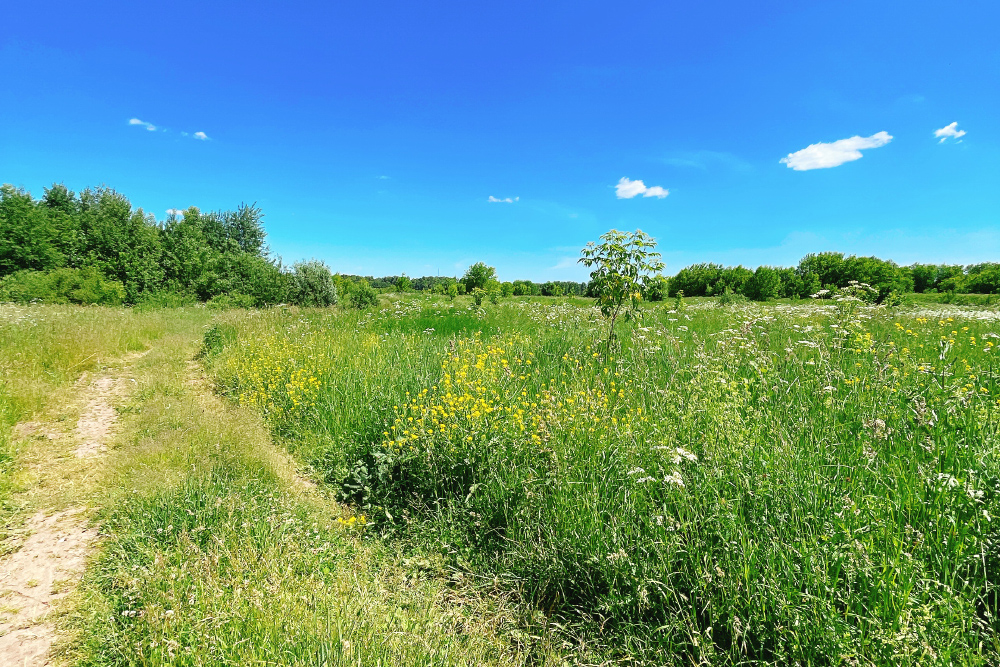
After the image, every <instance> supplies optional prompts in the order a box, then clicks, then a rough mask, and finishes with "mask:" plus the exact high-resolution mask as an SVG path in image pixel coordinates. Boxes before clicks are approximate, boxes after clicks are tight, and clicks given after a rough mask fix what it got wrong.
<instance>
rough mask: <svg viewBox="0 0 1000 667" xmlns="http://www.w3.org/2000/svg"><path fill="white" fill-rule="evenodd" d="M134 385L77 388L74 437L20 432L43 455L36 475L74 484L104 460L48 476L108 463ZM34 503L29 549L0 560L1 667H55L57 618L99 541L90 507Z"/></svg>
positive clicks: (44, 424)
mask: <svg viewBox="0 0 1000 667" xmlns="http://www.w3.org/2000/svg"><path fill="white" fill-rule="evenodd" d="M131 384H132V382H131V381H130V380H128V379H123V378H121V377H112V376H110V375H101V376H98V377H95V378H91V377H88V376H84V377H83V378H81V381H80V382H79V383H77V387H78V391H79V393H78V395H77V397H76V401H75V403H76V406H77V408H78V409H79V412H80V416H79V419H78V420H77V422H76V426H75V428H73V429H71V430H67V429H66V428H65V426H61V424H60V422H59V421H58V419H56V420H52V421H40V422H30V423H26V424H22V425H20V426H19V428H18V429H17V430H16V432H17V433H18V434H19V435H20V437H21V438H22V441H23V442H25V443H26V447H27V448H28V449H29V450H30V449H31V448H32V447H33V446H34V448H35V449H42V450H43V451H41V452H35V453H34V454H35V459H36V463H35V470H36V473H41V474H42V478H44V474H45V473H49V474H51V473H53V472H55V474H54V475H53V476H56V477H62V478H66V477H72V476H79V475H80V474H87V471H88V468H89V467H91V466H92V465H99V458H96V459H95V460H94V461H90V462H88V463H89V464H90V465H88V466H87V467H80V466H72V467H70V468H69V469H68V470H65V471H61V470H60V471H54V470H44V469H45V468H46V467H50V468H53V469H56V468H59V467H60V465H61V464H60V461H61V460H66V459H70V458H71V457H72V458H77V459H92V458H95V457H100V455H101V454H102V452H104V451H106V449H107V444H108V442H109V440H110V438H111V436H112V435H113V432H114V427H115V423H116V422H117V419H118V413H117V412H116V410H115V408H114V404H115V403H116V402H118V401H119V400H120V399H121V398H122V397H123V396H124V395H125V393H126V392H127V391H128V389H129V388H130V385H131ZM39 443H44V444H39ZM29 453H30V452H29ZM63 467H65V466H63ZM29 493H30V490H29ZM36 495H40V494H36ZM32 504H33V505H34V506H35V507H36V508H38V510H37V512H36V513H35V514H34V516H32V517H31V518H30V519H28V521H27V522H26V524H25V526H24V529H23V531H21V532H22V533H23V535H24V536H25V537H24V538H23V539H24V541H23V543H22V544H21V545H20V548H19V549H18V550H17V551H15V552H14V553H12V554H10V555H9V556H7V557H6V558H4V559H3V560H2V561H0V665H2V666H4V667H7V666H8V665H9V666H11V667H14V666H15V665H16V666H17V667H28V666H31V667H35V666H38V665H48V664H50V660H49V650H50V648H51V646H52V644H53V641H54V640H55V624H54V622H53V616H54V612H55V611H56V610H58V603H59V601H60V600H61V599H62V598H64V597H66V596H67V595H68V594H69V593H70V592H71V591H72V590H73V588H74V587H75V585H76V582H77V581H78V580H79V578H80V576H81V574H82V573H83V570H84V567H85V565H86V562H87V556H88V554H89V553H90V549H91V546H92V545H93V543H94V540H95V539H96V538H97V531H96V529H94V528H92V527H90V526H89V525H88V524H89V519H90V517H91V509H90V508H87V507H79V506H76V507H69V508H67V509H61V510H60V509H58V508H56V507H52V506H51V504H48V505H47V504H46V503H45V502H44V501H42V500H40V499H39V498H37V497H36V498H35V500H34V502H33V503H32Z"/></svg>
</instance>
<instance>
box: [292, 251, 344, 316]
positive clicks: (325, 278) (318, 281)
mask: <svg viewBox="0 0 1000 667" xmlns="http://www.w3.org/2000/svg"><path fill="white" fill-rule="evenodd" d="M290 291H291V295H290V300H291V301H292V302H293V303H296V304H298V305H300V306H320V307H326V306H332V305H333V304H335V303H337V286H336V285H335V284H334V282H333V275H332V274H331V273H330V268H329V267H328V266H327V265H326V264H324V263H323V262H321V261H319V260H315V259H314V260H312V261H309V262H296V263H295V264H294V265H292V280H291V290H290Z"/></svg>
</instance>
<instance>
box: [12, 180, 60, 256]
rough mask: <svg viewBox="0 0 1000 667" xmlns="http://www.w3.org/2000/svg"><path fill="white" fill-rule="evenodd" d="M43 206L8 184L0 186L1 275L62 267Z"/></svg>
mask: <svg viewBox="0 0 1000 667" xmlns="http://www.w3.org/2000/svg"><path fill="white" fill-rule="evenodd" d="M46 213H47V212H46V209H45V208H43V207H39V206H36V205H35V202H34V200H33V199H32V198H31V195H29V194H28V193H26V192H25V191H24V190H18V189H15V188H14V187H13V186H11V185H3V186H0V276H3V275H6V274H9V273H13V272H15V271H23V270H27V269H30V270H35V271H38V270H44V269H49V268H55V267H59V266H63V265H64V264H65V263H66V257H65V255H64V254H63V253H62V252H60V250H59V247H58V244H57V242H56V229H55V227H54V225H53V224H52V220H51V219H50V217H49V216H48V215H47V214H46Z"/></svg>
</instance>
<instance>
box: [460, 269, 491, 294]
mask: <svg viewBox="0 0 1000 667" xmlns="http://www.w3.org/2000/svg"><path fill="white" fill-rule="evenodd" d="M496 277H497V270H496V269H494V268H493V267H492V266H487V265H486V264H485V263H483V262H476V263H475V264H473V265H472V266H470V267H469V269H468V270H467V271H466V272H465V275H464V276H462V284H463V285H465V291H466V292H468V293H470V294H471V293H472V290H474V289H476V288H477V287H478V288H479V289H482V290H485V289H486V288H487V286H488V285H489V283H490V281H492V280H496Z"/></svg>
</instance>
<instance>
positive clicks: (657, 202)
mask: <svg viewBox="0 0 1000 667" xmlns="http://www.w3.org/2000/svg"><path fill="white" fill-rule="evenodd" d="M477 5H479V6H477ZM998 25H1000V5H997V4H996V3H993V2H954V3H926V2H914V1H913V0H910V1H908V2H880V3H871V2H823V3H820V2H810V3H804V2H801V1H799V2H769V1H767V0H763V1H761V2H754V3H747V2H714V1H705V2H685V3H678V2H669V3H668V2H660V3H629V2H617V3H610V2H609V3H563V2H559V3H557V2H548V3H539V2H510V1H508V2H503V3H492V4H483V3H467V2H452V3H442V2H425V3H412V2H407V3H403V2H368V3H342V2H332V3H331V2H325V3H319V2H316V3H301V2H284V3H274V2H267V3H263V2H241V3H235V2H233V3H204V2H198V3H195V2H184V1H178V2H172V3H169V6H167V3H162V4H161V5H160V6H150V5H148V4H144V3H134V2H129V3H79V2H73V3H64V2H48V3H20V6H18V7H17V9H16V11H15V10H11V11H8V12H7V13H6V14H5V21H4V27H3V28H2V30H0V68H2V70H0V71H3V72H4V80H3V84H2V86H0V109H2V111H0V181H3V182H10V183H13V184H15V185H19V186H23V187H25V188H27V189H28V190H30V191H32V193H34V194H35V195H36V196H40V195H41V194H42V188H43V187H45V186H48V185H50V184H51V183H53V182H64V183H66V185H67V186H69V187H70V188H71V189H74V190H80V189H82V188H84V187H86V186H88V185H97V184H101V183H104V184H107V185H109V186H111V187H114V188H116V189H117V190H119V191H121V192H123V193H124V194H126V195H127V196H129V197H130V198H131V200H132V202H133V204H134V205H136V206H141V207H143V208H144V209H145V210H146V211H147V212H150V213H153V214H155V215H156V216H157V218H158V219H163V218H164V217H165V216H166V211H167V210H168V209H171V208H186V207H187V206H190V205H196V206H199V207H200V208H202V209H209V210H211V209H223V208H234V207H235V206H236V205H237V204H239V203H240V202H242V201H246V202H254V201H255V202H257V203H258V205H260V206H261V207H262V208H263V209H264V212H265V215H266V217H265V222H266V225H267V229H268V233H269V236H268V241H269V243H270V246H271V248H272V250H273V251H274V252H275V253H276V254H278V255H280V256H282V257H283V258H284V259H285V260H286V261H293V260H295V259H300V258H311V257H316V258H320V259H323V260H325V261H326V262H327V263H328V264H329V265H330V266H331V267H332V268H333V269H334V270H338V271H342V272H347V273H364V274H374V275H383V274H397V273H399V272H405V273H407V274H409V275H411V276H419V275H427V274H429V275H434V274H441V275H454V274H456V273H461V272H462V271H464V269H465V267H466V266H468V265H469V264H471V263H472V262H475V261H478V260H484V261H487V262H488V263H490V264H492V265H494V266H496V267H497V269H498V272H499V274H500V277H501V278H502V279H506V280H510V279H514V278H531V279H535V280H542V279H564V280H582V279H585V278H586V272H585V270H584V268H583V267H582V266H580V265H578V264H576V263H575V259H576V258H577V257H578V256H579V249H580V247H582V246H583V245H584V244H585V243H586V242H587V241H590V240H595V239H596V238H597V237H598V236H599V235H600V234H602V233H603V232H605V231H607V230H608V229H610V228H612V227H614V228H618V229H636V228H641V229H643V230H644V231H646V232H647V233H649V234H652V235H653V236H655V237H656V238H657V239H658V241H659V243H660V250H661V251H662V252H663V255H664V258H665V260H666V261H667V270H666V272H667V273H674V272H676V271H677V270H678V269H680V268H681V267H682V266H685V265H687V264H690V263H692V262H697V261H716V262H722V263H727V264H736V263H742V264H744V265H747V266H757V265H759V264H782V265H789V264H794V263H795V262H797V260H798V258H799V257H800V256H801V255H803V254H805V253H806V252H812V251H822V250H840V251H844V252H848V253H857V254H866V255H867V254H876V255H879V256H882V257H888V258H892V259H895V260H896V261H898V262H900V263H911V262H914V261H928V262H945V261H946V262H961V263H971V262H975V261H986V260H997V259H998V258H1000V124H998V122H997V118H998V117H997V109H998V108H1000V76H998V74H1000V40H997V39H996V27H997V26H998ZM133 120H134V122H132V123H130V121H133ZM139 121H141V122H142V123H146V124H148V125H142V124H139ZM952 123H957V125H951V124H952ZM148 127H154V128H155V129H148ZM936 130H944V134H943V135H942V136H935V131H936ZM962 132H964V133H965V134H961V135H960V133H962ZM196 133H203V134H202V135H200V136H196ZM958 135H960V136H958ZM845 140H846V141H845ZM816 144H819V145H816ZM858 156H860V157H858ZM783 159H784V160H785V161H784V162H782V160H783ZM622 179H626V180H624V181H623V180H622ZM637 181H641V183H638V182H637ZM629 195H631V196H630V197H629ZM491 198H492V199H494V200H499V201H491ZM508 199H509V200H511V201H507V200H508Z"/></svg>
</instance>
